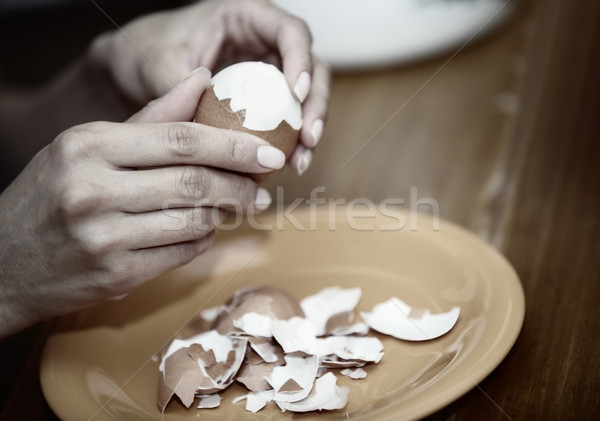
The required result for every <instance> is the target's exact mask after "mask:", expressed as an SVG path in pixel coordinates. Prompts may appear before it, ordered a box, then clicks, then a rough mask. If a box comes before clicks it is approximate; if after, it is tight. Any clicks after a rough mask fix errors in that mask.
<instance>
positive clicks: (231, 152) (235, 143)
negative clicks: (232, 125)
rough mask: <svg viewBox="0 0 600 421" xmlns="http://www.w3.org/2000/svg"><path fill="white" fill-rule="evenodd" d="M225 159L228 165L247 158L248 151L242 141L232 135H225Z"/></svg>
mask: <svg viewBox="0 0 600 421" xmlns="http://www.w3.org/2000/svg"><path fill="white" fill-rule="evenodd" d="M227 159H228V161H229V164H230V165H236V164H239V163H240V162H243V161H247V160H248V153H247V152H246V150H245V148H244V142H242V141H241V140H240V139H236V138H235V137H233V136H229V135H228V136H227Z"/></svg>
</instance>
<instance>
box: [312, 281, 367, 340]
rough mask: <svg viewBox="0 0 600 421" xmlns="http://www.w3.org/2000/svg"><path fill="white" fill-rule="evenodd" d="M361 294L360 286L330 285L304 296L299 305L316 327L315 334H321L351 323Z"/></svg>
mask: <svg viewBox="0 0 600 421" xmlns="http://www.w3.org/2000/svg"><path fill="white" fill-rule="evenodd" d="M361 295H362V291H361V289H360V288H350V289H342V288H340V287H330V288H325V289H322V290H321V291H319V292H318V293H317V294H314V295H311V296H308V297H306V298H304V299H303V300H301V301H300V306H301V307H302V310H303V311H304V314H305V315H306V318H307V319H308V320H310V321H311V322H313V323H314V325H315V326H316V327H317V335H318V336H322V335H325V334H326V333H329V332H331V331H332V330H334V329H336V328H338V327H343V326H348V325H349V324H351V323H352V319H353V317H354V313H353V311H354V308H355V307H356V305H357V304H358V301H359V300H360V297H361ZM332 320H333V322H330V321H332Z"/></svg>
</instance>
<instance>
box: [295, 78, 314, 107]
mask: <svg viewBox="0 0 600 421" xmlns="http://www.w3.org/2000/svg"><path fill="white" fill-rule="evenodd" d="M308 91H310V75H309V74H308V72H306V71H304V72H302V73H300V76H298V80H297V81H296V85H295V86H294V93H295V94H296V98H298V101H300V102H304V100H305V99H306V97H307V96H308Z"/></svg>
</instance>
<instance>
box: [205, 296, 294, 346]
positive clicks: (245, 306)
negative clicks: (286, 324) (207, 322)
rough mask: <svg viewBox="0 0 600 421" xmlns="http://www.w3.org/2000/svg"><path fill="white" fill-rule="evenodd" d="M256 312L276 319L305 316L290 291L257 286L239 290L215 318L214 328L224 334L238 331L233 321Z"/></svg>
mask: <svg viewBox="0 0 600 421" xmlns="http://www.w3.org/2000/svg"><path fill="white" fill-rule="evenodd" d="M248 312H255V313H258V314H263V315H265V316H271V317H272V318H275V319H280V320H288V319H290V318H292V317H294V316H299V317H304V311H302V307H300V303H299V302H298V300H297V299H296V297H294V296H293V295H291V294H290V293H289V292H287V291H284V290H283V289H280V288H277V287H273V286H255V287H250V288H245V289H242V290H240V291H237V292H236V293H235V294H234V295H233V297H232V298H231V300H230V301H229V303H227V305H226V310H224V311H223V312H222V313H221V315H220V316H219V317H218V318H217V319H216V320H215V323H214V325H213V329H216V330H217V331H218V332H219V333H221V334H222V335H225V334H227V333H230V332H236V331H238V329H237V328H235V327H234V326H233V321H234V320H235V319H238V318H240V317H242V315H244V314H245V313H248Z"/></svg>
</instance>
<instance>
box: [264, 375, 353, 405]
mask: <svg viewBox="0 0 600 421" xmlns="http://www.w3.org/2000/svg"><path fill="white" fill-rule="evenodd" d="M336 383H337V377H336V376H335V375H334V374H333V373H331V372H329V373H326V374H325V375H323V376H322V377H320V378H318V379H317V380H316V381H315V385H314V388H313V391H312V392H311V394H310V395H308V396H307V397H306V398H304V399H302V400H300V401H295V402H289V401H282V400H276V399H274V400H275V402H276V403H277V405H278V406H279V407H280V408H281V409H282V410H283V411H286V410H288V411H294V412H308V411H316V410H319V411H321V410H333V409H341V408H343V407H345V406H346V404H347V403H348V392H349V389H348V388H347V387H339V386H338V385H337V384H336Z"/></svg>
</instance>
